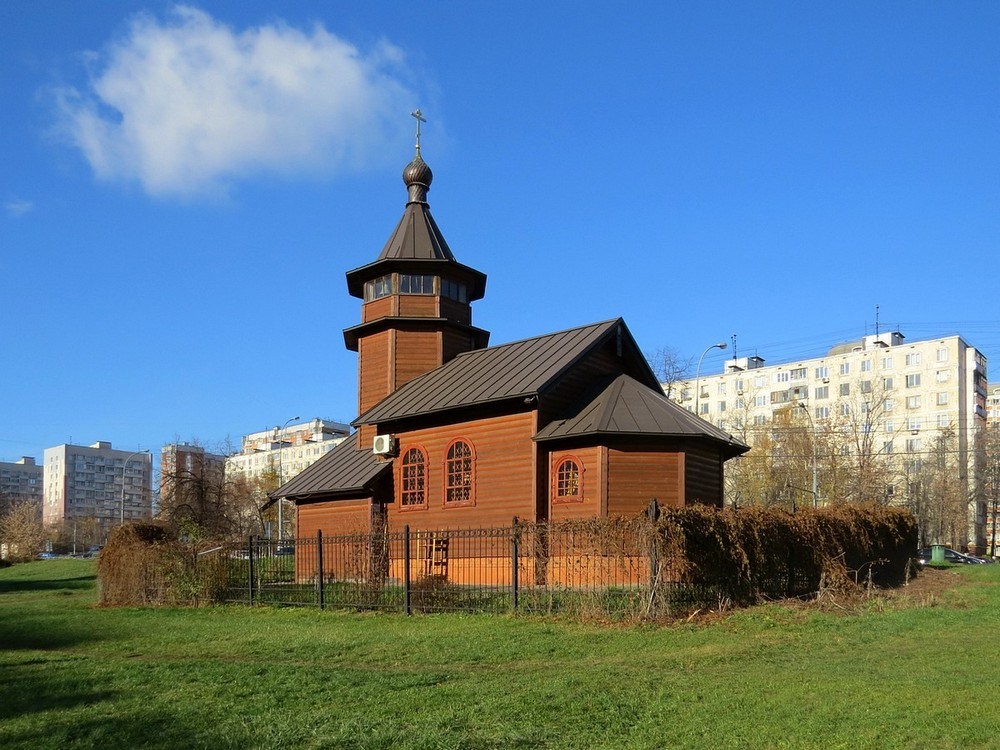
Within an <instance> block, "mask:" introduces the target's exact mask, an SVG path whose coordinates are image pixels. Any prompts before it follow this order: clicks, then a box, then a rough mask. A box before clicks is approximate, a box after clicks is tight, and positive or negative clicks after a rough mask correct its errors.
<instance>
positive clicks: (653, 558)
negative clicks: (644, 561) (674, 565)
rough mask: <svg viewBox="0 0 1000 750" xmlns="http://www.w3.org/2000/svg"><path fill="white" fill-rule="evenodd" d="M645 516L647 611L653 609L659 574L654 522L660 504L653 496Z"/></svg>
mask: <svg viewBox="0 0 1000 750" xmlns="http://www.w3.org/2000/svg"><path fill="white" fill-rule="evenodd" d="M646 518H647V519H648V520H649V527H648V528H649V606H648V608H647V613H648V612H651V611H652V609H653V603H654V600H655V598H656V580H657V578H658V577H659V575H660V560H659V555H658V552H657V549H656V522H657V520H659V518H660V504H659V503H658V502H657V500H656V498H655V497H654V498H653V499H652V500H650V501H649V506H648V507H647V508H646Z"/></svg>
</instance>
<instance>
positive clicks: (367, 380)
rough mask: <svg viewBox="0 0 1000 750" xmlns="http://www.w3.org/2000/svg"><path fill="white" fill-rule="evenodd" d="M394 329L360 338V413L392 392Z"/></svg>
mask: <svg viewBox="0 0 1000 750" xmlns="http://www.w3.org/2000/svg"><path fill="white" fill-rule="evenodd" d="M392 334H393V331H381V332H379V333H376V334H373V335H371V336H365V337H364V338H362V339H359V340H358V413H359V414H364V413H365V412H366V411H368V409H370V408H371V407H373V406H374V405H375V404H377V403H378V402H379V401H381V400H382V399H383V398H385V397H386V396H387V395H388V394H389V392H390V382H391V381H390V378H391V377H392V369H391V367H390V357H391V356H392Z"/></svg>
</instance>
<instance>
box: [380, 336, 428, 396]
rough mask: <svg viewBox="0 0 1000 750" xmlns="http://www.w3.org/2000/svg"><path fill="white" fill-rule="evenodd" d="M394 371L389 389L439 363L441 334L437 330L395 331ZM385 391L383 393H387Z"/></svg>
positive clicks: (404, 382)
mask: <svg viewBox="0 0 1000 750" xmlns="http://www.w3.org/2000/svg"><path fill="white" fill-rule="evenodd" d="M393 335H394V336H395V355H396V359H395V371H394V373H393V377H392V379H391V381H390V383H389V387H390V389H391V390H390V391H389V392H391V391H395V390H396V389H397V388H400V387H402V386H404V385H406V384H407V383H408V382H410V381H411V380H413V379H414V378H415V377H417V376H418V375H423V374H424V373H425V372H430V371H431V370H433V369H435V368H436V367H439V366H440V365H441V334H440V332H438V331H406V330H402V331H395V332H394V333H393ZM389 392H387V393H386V394H385V395H388V393H389Z"/></svg>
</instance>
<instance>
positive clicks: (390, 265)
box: [344, 109, 490, 449]
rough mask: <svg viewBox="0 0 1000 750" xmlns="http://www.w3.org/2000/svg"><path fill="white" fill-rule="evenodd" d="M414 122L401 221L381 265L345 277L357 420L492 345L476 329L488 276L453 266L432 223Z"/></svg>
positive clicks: (428, 172)
mask: <svg viewBox="0 0 1000 750" xmlns="http://www.w3.org/2000/svg"><path fill="white" fill-rule="evenodd" d="M413 116H414V117H416V118H417V144H416V154H415V156H414V157H413V161H411V162H410V163H409V164H407V165H406V168H405V169H404V170H403V183H404V184H405V185H406V191H407V202H406V209H405V210H404V211H403V217H402V219H400V221H399V224H397V225H396V229H395V230H394V231H393V233H392V235H391V236H390V237H389V241H388V242H386V244H385V247H384V248H382V252H381V253H380V254H379V256H378V258H377V259H376V260H375V261H374V262H373V263H369V264H368V265H365V266H361V267H360V268H356V269H354V270H353V271H348V273H347V289H348V291H349V292H350V294H351V295H352V296H354V297H358V298H359V299H361V300H362V304H361V323H360V325H356V326H352V327H351V328H347V329H345V330H344V341H345V343H346V344H347V348H348V349H350V350H352V351H356V352H357V353H358V414H364V413H365V412H366V411H368V409H370V408H371V407H373V406H374V405H375V404H377V403H378V402H379V401H381V400H382V399H383V398H385V397H386V396H388V395H389V394H390V393H392V392H393V391H395V390H396V389H397V388H399V387H400V386H402V385H404V384H405V383H407V382H408V381H410V380H412V379H413V378H415V377H417V376H419V375H422V374H424V373H425V372H429V371H430V370H433V369H435V368H437V367H440V366H441V365H443V364H444V363H446V362H448V361H449V360H451V359H452V358H454V357H456V356H457V355H459V354H461V353H462V352H468V351H472V350H474V349H481V348H483V347H485V346H486V345H487V344H488V342H489V336H490V335H489V332H488V331H484V330H482V329H481V328H476V327H474V326H473V325H472V302H474V301H475V300H478V299H482V297H483V295H484V294H485V292H486V275H485V274H483V273H481V272H480V271H477V270H475V269H474V268H470V267H469V266H464V265H462V264H461V263H459V262H458V261H456V260H455V256H454V255H453V254H452V252H451V249H450V248H449V247H448V243H447V242H445V239H444V237H443V236H442V234H441V230H440V229H438V226H437V223H436V222H435V221H434V217H433V216H431V212H430V207H429V206H428V205H427V191H428V190H430V186H431V181H432V180H433V177H434V176H433V174H432V172H431V168H430V167H429V166H427V163H426V162H424V160H423V158H422V157H421V155H420V123H421V122H423V121H424V120H423V118H422V117H421V114H420V110H419V109H418V110H417V111H416V112H414V113H413ZM364 438H365V436H362V439H361V442H360V444H359V447H360V448H362V449H364V448H367V447H368V446H367V445H366V441H365V439H364Z"/></svg>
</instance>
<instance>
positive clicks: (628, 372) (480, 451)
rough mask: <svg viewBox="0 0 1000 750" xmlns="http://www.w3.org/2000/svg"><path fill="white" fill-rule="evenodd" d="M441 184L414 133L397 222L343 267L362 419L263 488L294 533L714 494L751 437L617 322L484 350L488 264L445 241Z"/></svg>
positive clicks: (531, 515)
mask: <svg viewBox="0 0 1000 750" xmlns="http://www.w3.org/2000/svg"><path fill="white" fill-rule="evenodd" d="M431 180H432V173H431V170H430V167H428V166H427V164H426V163H425V162H424V160H423V159H422V158H421V154H420V144H419V133H418V142H417V148H416V156H415V157H414V159H413V161H411V162H410V163H409V164H408V165H407V166H406V168H405V169H404V170H403V182H404V183H405V184H406V189H407V193H408V200H407V203H406V209H405V210H404V212H403V217H402V219H401V220H400V222H399V224H398V225H397V226H396V229H395V230H394V231H393V233H392V235H391V236H390V237H389V241H388V242H387V243H386V245H385V247H384V248H383V249H382V252H381V254H380V255H379V256H378V258H377V259H376V260H375V261H374V262H372V263H369V264H367V265H364V266H361V267H360V268H356V269H354V270H353V271H349V272H348V273H347V289H348V292H349V293H350V294H351V295H352V296H354V297H357V298H359V299H360V300H361V323H360V324H359V325H355V326H352V327H350V328H347V329H346V330H345V331H344V340H345V343H346V344H347V348H348V349H351V350H352V351H356V352H357V353H358V411H359V414H360V416H358V418H357V419H356V420H355V421H354V423H353V424H354V426H355V427H356V428H357V429H356V432H355V433H354V434H353V435H352V436H351V437H349V438H348V439H347V440H345V441H344V442H343V443H341V444H340V445H339V446H338V447H337V448H336V449H334V450H333V451H331V452H330V453H327V454H326V455H325V456H324V457H323V458H321V459H320V460H319V461H317V462H316V463H314V464H312V465H311V466H310V467H309V468H307V469H306V470H305V471H303V472H302V473H301V474H299V475H297V476H296V477H295V478H293V479H292V480H290V481H288V482H287V483H285V484H284V485H283V486H281V487H279V488H278V489H277V490H275V491H274V492H272V493H271V496H270V502H272V503H273V502H275V501H277V500H278V499H279V498H286V499H287V500H290V501H292V502H294V503H295V505H296V506H297V510H298V513H297V524H298V527H297V529H296V536H297V537H298V538H303V537H312V536H315V534H316V532H317V530H322V532H323V534H324V535H329V534H343V533H353V532H358V531H367V530H368V529H370V528H371V524H372V523H373V522H374V521H378V522H387V523H388V526H389V528H390V529H400V528H402V526H403V525H404V524H409V525H410V526H411V527H412V528H415V529H428V530H433V529H444V528H475V527H492V526H507V525H509V524H510V523H511V522H512V519H513V518H514V517H515V516H517V517H518V518H520V519H522V520H524V521H543V520H563V519H582V518H593V517H601V516H631V515H635V514H638V513H640V512H642V511H643V509H645V508H646V506H647V505H648V504H649V501H650V499H651V498H657V499H658V500H659V502H660V503H661V504H663V505H670V506H682V505H684V504H686V503H707V504H710V505H716V506H721V505H722V501H723V463H724V462H725V461H726V460H728V459H730V458H732V457H734V456H737V455H740V454H742V453H744V452H746V451H747V450H748V447H747V446H746V445H744V444H742V443H740V442H739V441H738V440H735V439H734V438H733V437H732V436H731V435H729V434H727V433H725V432H724V431H722V430H719V429H716V428H715V427H713V426H712V425H710V424H709V423H707V422H705V421H704V420H702V419H700V418H699V417H696V416H695V415H693V414H690V413H688V412H687V411H685V410H684V409H682V408H681V407H679V406H677V405H676V404H674V403H673V402H671V401H669V400H667V399H666V398H665V397H664V395H663V392H662V390H661V388H660V385H659V383H658V382H657V378H656V376H655V375H654V374H653V372H652V370H651V369H650V368H649V365H648V364H647V363H646V360H645V358H644V357H643V355H642V353H641V351H640V349H639V347H638V346H637V345H636V342H635V340H634V339H633V338H632V335H631V333H629V330H628V328H627V327H626V326H625V323H624V321H622V320H621V319H620V318H619V319H616V320H607V321H603V322H600V323H593V324H591V325H585V326H581V327H579V328H574V329H571V330H568V331H560V332H558V333H550V334H546V335H543V336H538V337H536V338H530V339H525V340H523V341H515V342H513V343H509V344H502V345H500V346H488V341H489V333H488V332H487V331H484V330H482V329H481V328H476V327H475V326H474V325H473V324H472V303H473V302H475V301H476V300H479V299H482V298H483V296H484V294H485V291H486V276H485V274H483V273H482V272H480V271H477V270H476V269H474V268H470V267H469V266H466V265H463V264H461V263H459V262H458V261H457V260H456V259H455V256H454V254H453V253H452V251H451V249H450V248H449V247H448V243H447V242H445V239H444V236H443V235H442V234H441V230H440V229H438V226H437V224H436V223H435V221H434V218H433V217H432V216H431V213H430V209H429V207H428V204H427V192H428V190H429V189H430V186H431Z"/></svg>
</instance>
